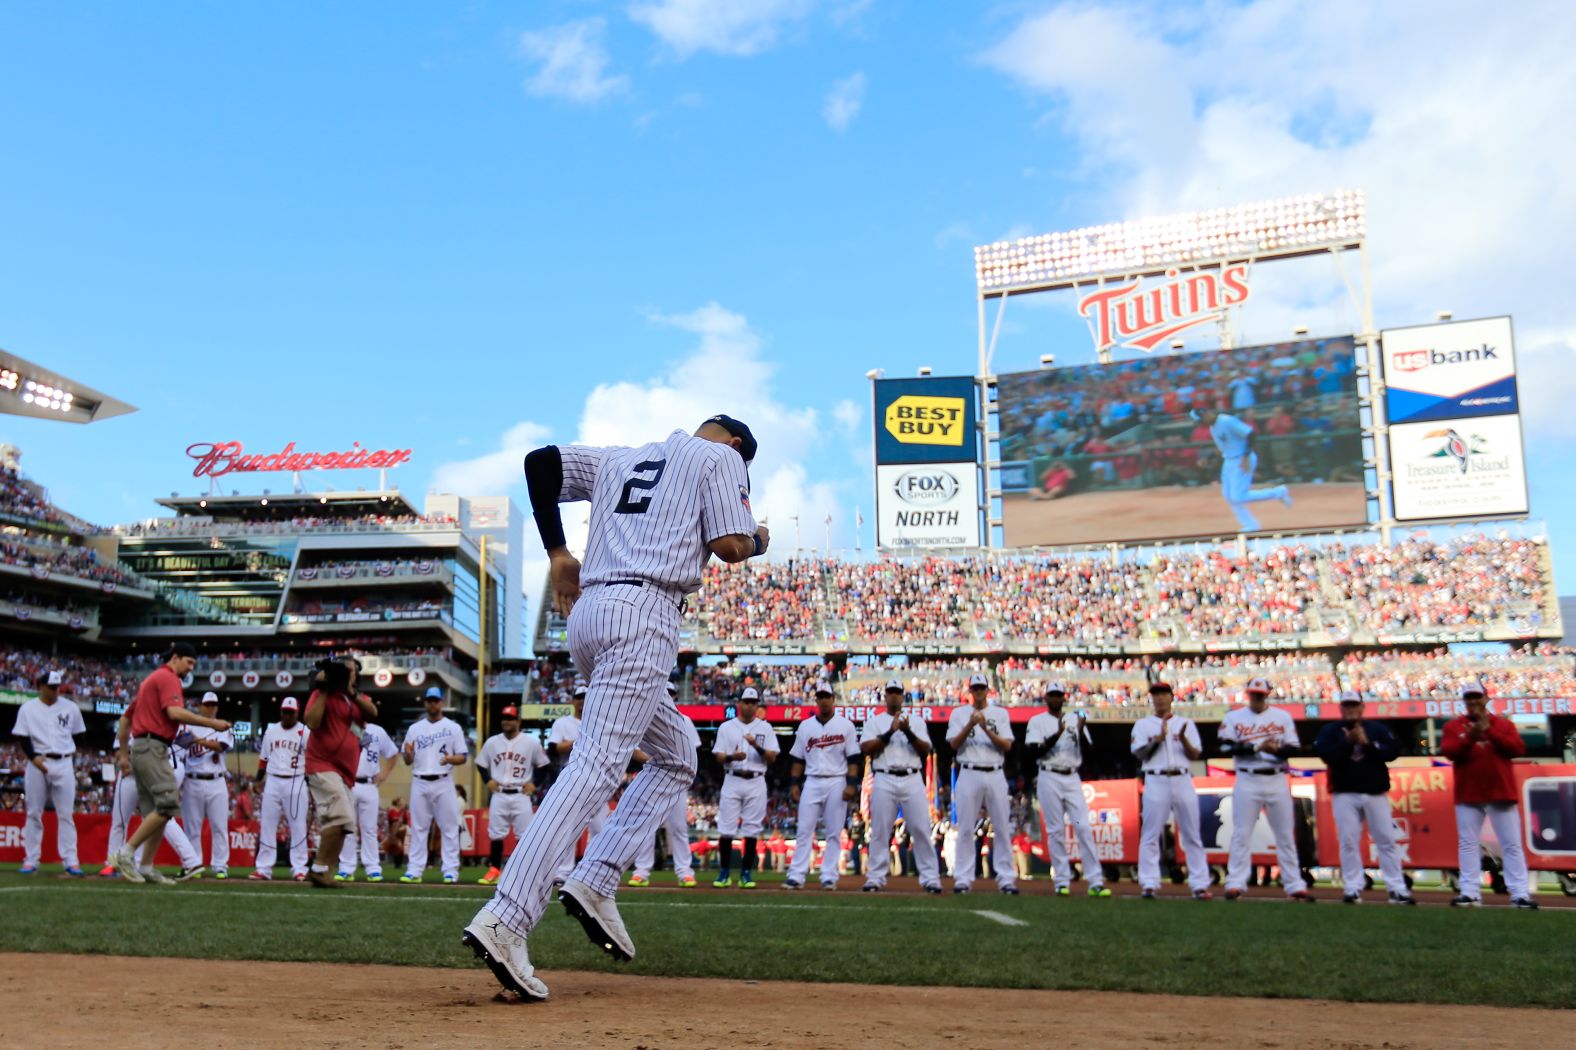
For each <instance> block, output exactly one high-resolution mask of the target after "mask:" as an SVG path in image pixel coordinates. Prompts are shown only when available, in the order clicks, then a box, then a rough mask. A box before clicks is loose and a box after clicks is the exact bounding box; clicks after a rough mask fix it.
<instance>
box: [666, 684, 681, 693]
mask: <svg viewBox="0 0 1576 1050" xmlns="http://www.w3.org/2000/svg"><path fill="white" fill-rule="evenodd" d="M668 695H669V696H678V695H679V687H678V683H677V682H669V683H668Z"/></svg>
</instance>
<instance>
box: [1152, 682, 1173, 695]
mask: <svg viewBox="0 0 1576 1050" xmlns="http://www.w3.org/2000/svg"><path fill="white" fill-rule="evenodd" d="M1149 692H1150V694H1151V695H1153V694H1155V693H1174V692H1176V690H1175V689H1172V688H1171V683H1170V682H1150V683H1149Z"/></svg>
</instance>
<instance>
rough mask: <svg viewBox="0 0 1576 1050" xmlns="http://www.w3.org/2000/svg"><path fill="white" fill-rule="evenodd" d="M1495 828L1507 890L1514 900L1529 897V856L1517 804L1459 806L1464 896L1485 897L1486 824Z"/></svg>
mask: <svg viewBox="0 0 1576 1050" xmlns="http://www.w3.org/2000/svg"><path fill="white" fill-rule="evenodd" d="M1485 818H1487V820H1488V822H1489V823H1490V824H1492V825H1493V826H1494V837H1495V838H1497V839H1499V860H1500V866H1501V867H1503V868H1504V869H1505V888H1506V889H1507V890H1509V891H1510V898H1511V900H1520V899H1522V898H1523V897H1527V896H1530V888H1529V886H1528V881H1527V856H1526V854H1525V853H1523V852H1522V849H1521V808H1520V807H1519V806H1517V805H1516V804H1515V803H1514V802H1479V803H1459V802H1458V803H1457V804H1456V835H1457V836H1458V840H1457V846H1456V852H1457V856H1458V863H1459V865H1460V868H1461V878H1460V883H1461V892H1462V893H1463V894H1464V895H1465V896H1468V897H1473V898H1476V899H1481V898H1482V896H1483V842H1482V838H1483V821H1484V819H1485Z"/></svg>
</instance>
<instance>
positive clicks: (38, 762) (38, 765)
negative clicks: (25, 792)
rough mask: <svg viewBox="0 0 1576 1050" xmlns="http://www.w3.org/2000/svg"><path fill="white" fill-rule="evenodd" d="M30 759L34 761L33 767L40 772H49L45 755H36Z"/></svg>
mask: <svg viewBox="0 0 1576 1050" xmlns="http://www.w3.org/2000/svg"><path fill="white" fill-rule="evenodd" d="M28 761H30V762H32V763H33V768H34V769H36V770H38V771H39V772H40V773H47V772H49V767H48V766H46V765H45V764H44V756H43V755H34V756H33V757H32V758H30V759H29V760H28Z"/></svg>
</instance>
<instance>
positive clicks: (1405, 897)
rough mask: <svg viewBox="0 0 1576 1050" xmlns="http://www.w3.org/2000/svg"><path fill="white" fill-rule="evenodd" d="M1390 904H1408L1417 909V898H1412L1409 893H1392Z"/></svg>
mask: <svg viewBox="0 0 1576 1050" xmlns="http://www.w3.org/2000/svg"><path fill="white" fill-rule="evenodd" d="M1390 903H1391V904H1409V905H1411V906H1412V907H1414V908H1415V907H1417V898H1416V897H1414V896H1412V895H1411V894H1410V893H1392V894H1390Z"/></svg>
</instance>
